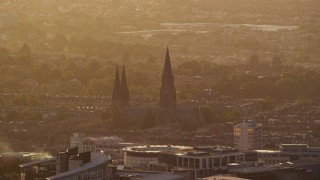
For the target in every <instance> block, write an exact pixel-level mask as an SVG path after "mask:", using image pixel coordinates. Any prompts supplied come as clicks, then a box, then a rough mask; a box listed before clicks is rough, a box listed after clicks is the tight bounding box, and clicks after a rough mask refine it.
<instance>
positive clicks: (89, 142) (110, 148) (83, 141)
mask: <svg viewBox="0 0 320 180" xmlns="http://www.w3.org/2000/svg"><path fill="white" fill-rule="evenodd" d="M133 145H135V144H134V143H125V142H124V141H123V139H121V138H119V137H117V136H109V137H89V136H86V135H85V134H84V133H73V135H72V136H71V137H70V147H78V148H79V152H86V151H90V152H98V153H101V152H103V153H104V154H108V156H110V157H112V159H122V158H123V155H124V154H123V152H122V148H125V147H128V146H133Z"/></svg>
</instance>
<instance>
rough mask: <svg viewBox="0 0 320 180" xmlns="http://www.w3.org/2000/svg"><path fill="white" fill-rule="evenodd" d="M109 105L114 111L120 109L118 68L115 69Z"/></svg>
mask: <svg viewBox="0 0 320 180" xmlns="http://www.w3.org/2000/svg"><path fill="white" fill-rule="evenodd" d="M111 103H112V108H113V109H114V110H116V109H119V108H121V84H120V78H119V70H118V67H117V69H116V75H115V78H114V86H113V92H112V102H111Z"/></svg>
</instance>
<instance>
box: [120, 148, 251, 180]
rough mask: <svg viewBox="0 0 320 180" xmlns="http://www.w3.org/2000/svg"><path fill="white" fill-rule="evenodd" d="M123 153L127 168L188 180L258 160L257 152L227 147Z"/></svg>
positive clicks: (127, 149) (140, 149)
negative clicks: (232, 165) (233, 164)
mask: <svg viewBox="0 0 320 180" xmlns="http://www.w3.org/2000/svg"><path fill="white" fill-rule="evenodd" d="M123 150H124V152H125V156H124V163H125V166H126V167H133V168H139V169H143V170H150V171H158V172H174V173H175V174H179V175H181V176H183V177H184V179H187V180H188V179H196V178H202V177H208V176H212V175H215V174H220V173H222V171H221V169H223V168H225V167H227V165H228V164H230V163H238V162H244V161H256V160H257V155H256V152H253V151H247V152H239V151H238V150H237V149H234V148H231V147H224V146H201V147H187V146H172V145H149V146H135V147H128V148H124V149H123ZM247 157H248V158H247Z"/></svg>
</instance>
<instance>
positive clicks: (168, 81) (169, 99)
mask: <svg viewBox="0 0 320 180" xmlns="http://www.w3.org/2000/svg"><path fill="white" fill-rule="evenodd" d="M160 107H161V108H165V109H170V108H175V107H176V89H175V87H174V79H173V73H172V68H171V61H170V53H169V48H168V47H167V52H166V59H165V62H164V69H163V74H162V84H161V89H160Z"/></svg>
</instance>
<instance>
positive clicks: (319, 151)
mask: <svg viewBox="0 0 320 180" xmlns="http://www.w3.org/2000/svg"><path fill="white" fill-rule="evenodd" d="M256 152H257V153H258V159H259V160H262V161H265V162H268V163H284V162H292V161H297V160H315V159H319V160H320V147H309V146H308V145H307V144H281V145H280V149H279V150H256Z"/></svg>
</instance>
